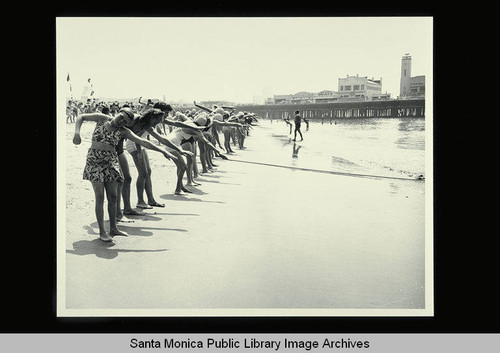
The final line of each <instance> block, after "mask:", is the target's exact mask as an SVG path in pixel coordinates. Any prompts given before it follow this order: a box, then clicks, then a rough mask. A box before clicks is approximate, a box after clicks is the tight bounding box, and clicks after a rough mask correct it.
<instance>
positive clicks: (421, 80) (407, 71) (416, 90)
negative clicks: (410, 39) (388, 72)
mask: <svg viewBox="0 0 500 353" xmlns="http://www.w3.org/2000/svg"><path fill="white" fill-rule="evenodd" d="M424 97H425V76H424V75H420V76H414V77H412V76H411V56H410V55H409V54H405V55H404V56H403V58H402V59H401V80H400V84H399V98H400V99H421V98H424Z"/></svg>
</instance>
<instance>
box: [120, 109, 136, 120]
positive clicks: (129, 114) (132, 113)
mask: <svg viewBox="0 0 500 353" xmlns="http://www.w3.org/2000/svg"><path fill="white" fill-rule="evenodd" d="M120 113H124V114H125V115H127V116H128V117H129V118H130V119H133V118H134V112H133V111H132V109H130V108H122V109H120Z"/></svg>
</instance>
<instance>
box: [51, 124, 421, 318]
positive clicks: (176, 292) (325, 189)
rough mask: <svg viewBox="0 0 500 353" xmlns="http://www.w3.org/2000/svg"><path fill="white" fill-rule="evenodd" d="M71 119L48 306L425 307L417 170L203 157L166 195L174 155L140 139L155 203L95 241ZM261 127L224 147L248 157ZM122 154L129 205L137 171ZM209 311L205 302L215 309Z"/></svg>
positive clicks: (97, 309) (87, 129) (63, 309)
mask: <svg viewBox="0 0 500 353" xmlns="http://www.w3.org/2000/svg"><path fill="white" fill-rule="evenodd" d="M73 128H74V125H67V131H66V141H65V142H66V144H65V146H60V148H65V153H66V156H65V160H66V166H65V171H66V180H65V185H63V187H65V192H66V204H65V205H64V204H63V205H59V207H66V209H65V212H66V214H65V219H66V223H65V225H66V229H65V233H64V234H59V237H60V239H61V238H62V244H63V247H64V249H63V251H62V253H63V256H62V258H60V259H58V268H59V269H61V270H62V272H63V275H62V277H60V279H62V280H60V281H59V282H58V289H59V290H60V292H59V294H60V297H59V298H58V300H59V309H60V313H59V314H62V315H63V316H64V315H86V311H85V310H76V309H92V310H94V311H92V310H91V311H89V313H91V314H92V315H105V316H107V315H108V313H109V312H111V313H112V314H113V315H120V314H124V315H125V314H126V313H132V314H134V315H135V314H137V313H141V314H145V315H163V314H164V313H165V312H164V311H162V310H163V309H180V310H183V309H193V311H186V313H190V314H193V313H197V311H196V310H199V309H217V310H218V309H250V313H260V314H262V312H263V311H259V310H257V309H264V310H265V309H271V308H274V309H425V308H426V303H425V298H426V295H425V283H426V282H425V270H426V269H425V246H424V245H425V242H424V240H425V236H424V235H425V217H424V206H425V205H424V196H425V195H424V183H423V182H415V181H398V180H387V179H369V178H359V177H346V176H339V175H328V174H319V173H311V172H304V171H297V170H291V169H285V168H273V167H266V166H257V165H251V164H245V163H238V162H235V161H230V160H228V161H224V160H220V159H216V160H215V163H217V164H218V167H217V168H216V171H214V172H213V173H208V174H204V175H202V176H200V177H199V178H198V179H197V181H198V182H199V183H201V184H202V185H201V186H199V187H196V188H191V189H192V190H193V191H194V193H193V194H185V195H182V196H176V195H174V193H173V192H174V188H175V166H174V164H173V163H172V162H170V161H167V160H165V159H164V157H163V156H162V155H161V154H159V153H157V152H154V151H149V156H150V161H151V164H152V170H153V174H152V180H153V190H154V194H155V196H156V199H157V201H159V202H162V203H165V204H166V206H165V208H154V209H152V210H147V211H146V212H148V214H147V215H146V216H135V217H129V218H128V219H125V220H127V221H133V222H130V223H119V228H120V229H122V230H124V231H126V232H127V233H128V234H129V236H128V237H115V240H114V244H113V245H108V244H105V243H103V242H101V241H100V240H99V239H98V227H97V223H96V219H95V215H94V195H93V191H92V187H91V184H90V182H88V181H85V180H82V171H83V166H84V164H85V155H86V153H87V149H88V147H89V145H90V136H91V133H92V130H93V128H94V124H93V123H85V124H84V126H83V127H82V133H81V135H82V138H83V142H82V144H81V145H79V146H75V145H73V144H72V142H71V139H72V135H73ZM262 138H264V136H263V135H261V134H259V130H258V128H257V129H255V130H254V131H253V132H252V136H251V137H250V138H249V139H247V141H246V146H247V149H246V150H241V151H240V150H238V149H235V151H236V153H235V155H234V156H230V157H229V158H231V159H234V160H238V159H242V160H255V158H256V157H258V154H257V153H256V151H258V150H259V144H260V143H259V139H262ZM261 142H262V141H261ZM306 142H307V141H305V142H304V143H306ZM125 153H126V155H127V158H128V160H129V164H130V167H131V168H130V169H131V172H132V177H133V182H132V189H131V202H132V205H133V206H134V205H135V204H136V201H137V195H136V191H135V180H136V176H137V172H136V169H135V166H134V164H133V161H132V158H131V157H130V155H129V154H128V153H127V152H125ZM63 167H64V166H63ZM200 170H201V166H200ZM105 219H106V220H107V212H106V204H105ZM106 226H107V227H109V224H108V222H107V221H106ZM60 253H61V252H60ZM61 293H62V294H61ZM73 309H74V310H73ZM115 309H116V310H115ZM124 309H125V310H124ZM126 309H135V310H136V311H127V310H126ZM149 309H152V311H151V312H150V311H149ZM72 310H73V311H72ZM107 310H111V311H109V312H108V311H107ZM217 310H215V311H210V313H211V314H213V315H219V314H220V315H222V314H224V313H226V312H225V311H220V312H218V311H217ZM252 310H254V311H252ZM177 313H179V312H177ZM240 313H241V312H240Z"/></svg>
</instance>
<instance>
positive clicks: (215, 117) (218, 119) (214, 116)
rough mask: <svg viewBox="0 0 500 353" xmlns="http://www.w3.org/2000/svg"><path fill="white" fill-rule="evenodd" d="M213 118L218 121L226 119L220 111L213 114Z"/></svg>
mask: <svg viewBox="0 0 500 353" xmlns="http://www.w3.org/2000/svg"><path fill="white" fill-rule="evenodd" d="M212 119H213V120H217V121H224V119H223V118H222V114H219V113H217V114H214V115H212Z"/></svg>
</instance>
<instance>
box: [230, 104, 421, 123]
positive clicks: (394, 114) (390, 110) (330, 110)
mask: <svg viewBox="0 0 500 353" xmlns="http://www.w3.org/2000/svg"><path fill="white" fill-rule="evenodd" d="M237 110H238V111H240V110H243V111H249V112H252V113H255V114H257V116H259V117H261V118H265V119H284V118H286V117H290V118H293V116H294V115H295V114H294V112H295V111H296V110H299V111H300V114H301V116H302V117H303V118H307V119H319V120H321V119H344V118H406V117H411V118H424V117H425V100H424V99H418V100H417V99H412V100H384V101H357V102H333V103H310V104H279V105H240V106H238V107H237Z"/></svg>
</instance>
